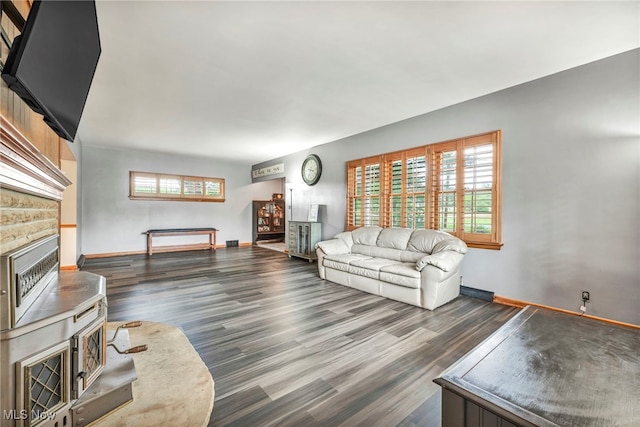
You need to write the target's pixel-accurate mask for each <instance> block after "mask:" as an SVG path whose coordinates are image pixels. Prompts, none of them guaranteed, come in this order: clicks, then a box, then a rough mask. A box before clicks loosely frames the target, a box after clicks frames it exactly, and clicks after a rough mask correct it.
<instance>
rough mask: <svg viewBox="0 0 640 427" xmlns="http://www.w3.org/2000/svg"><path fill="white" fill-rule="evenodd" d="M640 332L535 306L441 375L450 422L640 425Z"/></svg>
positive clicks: (459, 425)
mask: <svg viewBox="0 0 640 427" xmlns="http://www.w3.org/2000/svg"><path fill="white" fill-rule="evenodd" d="M639 349H640V334H638V331H637V330H635V329H632V328H628V327H626V326H620V325H613V324H609V323H605V322H601V321H598V320H594V319H589V318H584V317H580V316H574V315H571V314H565V313H558V312H555V311H551V310H546V309H542V308H537V307H531V306H528V307H527V308H525V309H523V310H522V311H521V312H520V313H518V314H517V315H516V316H515V317H513V318H512V319H511V320H509V321H508V322H507V323H505V324H504V325H503V326H502V327H501V328H500V329H498V331H496V332H495V333H494V334H493V335H491V336H490V337H489V338H487V339H486V340H485V341H484V342H483V343H482V344H480V345H479V346H477V347H476V348H475V349H474V350H472V351H471V352H469V353H468V354H467V355H465V356H464V357H463V358H462V359H460V360H459V361H458V362H456V363H455V364H454V365H452V366H451V367H450V368H449V369H447V371H446V372H444V373H443V374H442V375H441V376H440V377H439V378H436V379H435V380H434V381H435V382H436V383H437V384H439V385H441V386H442V388H443V391H442V425H443V426H445V427H472V426H473V427H514V426H526V427H534V426H535V427H551V426H569V425H579V426H581V427H595V426H622V425H627V426H631V425H633V426H640V410H638V402H640V387H638V379H639V378H640V352H639Z"/></svg>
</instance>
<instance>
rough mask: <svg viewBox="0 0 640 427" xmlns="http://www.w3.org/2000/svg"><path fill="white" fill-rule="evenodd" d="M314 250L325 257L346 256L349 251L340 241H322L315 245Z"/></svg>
mask: <svg viewBox="0 0 640 427" xmlns="http://www.w3.org/2000/svg"><path fill="white" fill-rule="evenodd" d="M316 249H320V250H322V252H324V253H325V254H326V255H335V254H348V253H349V252H351V251H350V249H349V247H348V246H347V244H346V243H345V242H344V241H343V240H342V239H331V240H324V241H322V242H318V243H316Z"/></svg>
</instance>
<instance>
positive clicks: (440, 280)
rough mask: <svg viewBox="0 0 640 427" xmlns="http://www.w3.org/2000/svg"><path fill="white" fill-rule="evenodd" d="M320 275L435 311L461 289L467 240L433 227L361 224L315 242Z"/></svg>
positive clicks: (332, 280) (455, 295) (336, 281)
mask: <svg viewBox="0 0 640 427" xmlns="http://www.w3.org/2000/svg"><path fill="white" fill-rule="evenodd" d="M316 252H317V254H318V271H319V273H320V277H321V278H322V279H326V280H329V281H331V282H335V283H339V284H341V285H345V286H350V287H352V288H356V289H359V290H361V291H365V292H369V293H372V294H375V295H380V296H383V297H386V298H390V299H393V300H396V301H401V302H404V303H408V304H412V305H415V306H418V307H423V308H427V309H429V310H433V309H435V308H436V307H439V306H441V305H443V304H445V303H447V302H449V301H451V300H452V299H454V298H456V297H457V296H458V295H459V293H460V263H461V261H462V258H463V256H464V254H465V253H466V252H467V245H466V244H465V243H464V242H463V241H462V240H460V239H458V238H457V237H455V236H452V235H450V234H448V233H445V232H442V231H436V230H413V229H408V228H380V227H374V226H369V227H362V228H358V229H356V230H353V231H350V232H343V233H339V234H337V235H336V236H335V238H333V239H331V240H325V241H322V242H319V243H318V244H317V245H316Z"/></svg>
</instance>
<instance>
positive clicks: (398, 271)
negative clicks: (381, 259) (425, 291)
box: [380, 262, 420, 289]
mask: <svg viewBox="0 0 640 427" xmlns="http://www.w3.org/2000/svg"><path fill="white" fill-rule="evenodd" d="M380 280H382V281H383V282H387V283H392V284H394V285H399V286H404V287H405V288H413V289H418V288H420V272H419V271H417V270H416V265H415V264H414V263H412V262H403V263H399V264H392V265H387V266H384V267H382V268H381V269H380Z"/></svg>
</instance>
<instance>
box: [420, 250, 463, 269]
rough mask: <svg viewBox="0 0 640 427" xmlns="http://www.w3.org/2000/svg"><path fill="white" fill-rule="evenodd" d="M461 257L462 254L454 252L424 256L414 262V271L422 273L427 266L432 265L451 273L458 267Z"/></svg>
mask: <svg viewBox="0 0 640 427" xmlns="http://www.w3.org/2000/svg"><path fill="white" fill-rule="evenodd" d="M463 256H464V255H463V254H461V253H459V252H454V251H444V252H438V253H435V254H432V255H425V256H423V257H422V258H420V259H419V260H418V262H416V270H418V271H422V270H423V269H424V268H425V267H426V266H427V265H432V266H434V267H437V268H439V269H440V270H442V271H452V270H455V269H456V268H457V267H458V266H459V265H460V263H461V262H462V257H463Z"/></svg>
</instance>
